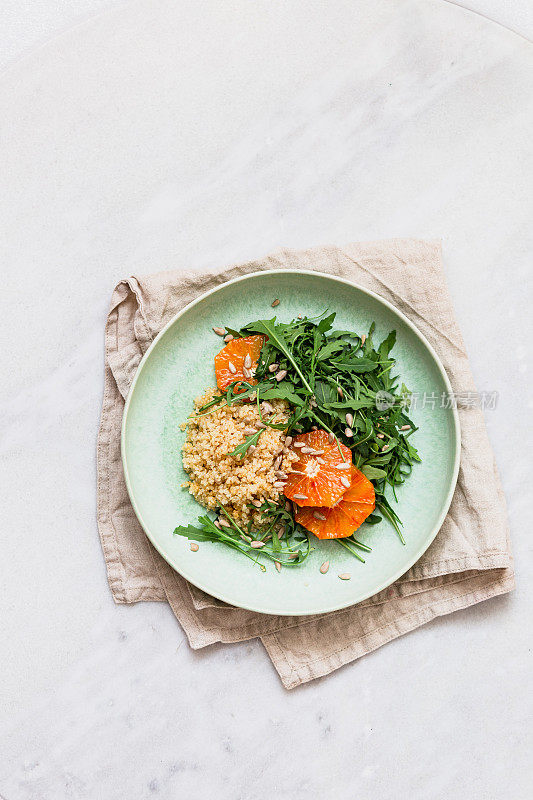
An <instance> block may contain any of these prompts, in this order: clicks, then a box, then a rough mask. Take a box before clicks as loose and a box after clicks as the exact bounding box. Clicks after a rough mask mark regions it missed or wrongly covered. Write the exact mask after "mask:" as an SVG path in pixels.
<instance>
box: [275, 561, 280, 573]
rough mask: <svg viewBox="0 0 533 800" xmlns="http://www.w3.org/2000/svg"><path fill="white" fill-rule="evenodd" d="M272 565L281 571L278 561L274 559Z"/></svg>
mask: <svg viewBox="0 0 533 800" xmlns="http://www.w3.org/2000/svg"><path fill="white" fill-rule="evenodd" d="M274 566H275V567H276V569H277V571H278V572H281V564H280V563H279V561H274Z"/></svg>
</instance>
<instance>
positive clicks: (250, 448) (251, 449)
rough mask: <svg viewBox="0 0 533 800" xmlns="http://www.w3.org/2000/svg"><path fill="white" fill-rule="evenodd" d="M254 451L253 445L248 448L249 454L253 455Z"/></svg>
mask: <svg viewBox="0 0 533 800" xmlns="http://www.w3.org/2000/svg"><path fill="white" fill-rule="evenodd" d="M255 450H256V447H255V444H251V445H250V447H249V448H248V452H249V453H254V452H255Z"/></svg>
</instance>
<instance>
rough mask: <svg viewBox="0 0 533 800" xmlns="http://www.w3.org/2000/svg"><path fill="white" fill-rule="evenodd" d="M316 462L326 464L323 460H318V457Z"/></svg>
mask: <svg viewBox="0 0 533 800" xmlns="http://www.w3.org/2000/svg"><path fill="white" fill-rule="evenodd" d="M317 462H318V463H319V464H325V463H326V462H325V461H324V459H323V458H320V456H318V458H317Z"/></svg>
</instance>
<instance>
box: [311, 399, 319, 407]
mask: <svg viewBox="0 0 533 800" xmlns="http://www.w3.org/2000/svg"><path fill="white" fill-rule="evenodd" d="M309 406H310V408H317V407H318V403H317V402H316V400H311V402H310V403H309Z"/></svg>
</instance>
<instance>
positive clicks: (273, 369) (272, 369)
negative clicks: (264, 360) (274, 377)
mask: <svg viewBox="0 0 533 800" xmlns="http://www.w3.org/2000/svg"><path fill="white" fill-rule="evenodd" d="M278 369H279V364H271V365H270V366H269V368H268V371H269V372H277V371H278Z"/></svg>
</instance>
